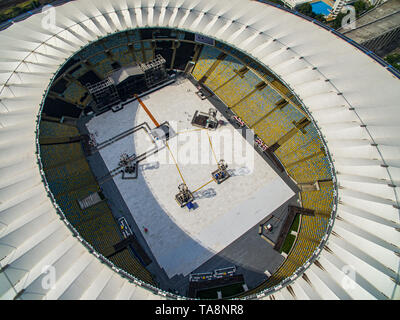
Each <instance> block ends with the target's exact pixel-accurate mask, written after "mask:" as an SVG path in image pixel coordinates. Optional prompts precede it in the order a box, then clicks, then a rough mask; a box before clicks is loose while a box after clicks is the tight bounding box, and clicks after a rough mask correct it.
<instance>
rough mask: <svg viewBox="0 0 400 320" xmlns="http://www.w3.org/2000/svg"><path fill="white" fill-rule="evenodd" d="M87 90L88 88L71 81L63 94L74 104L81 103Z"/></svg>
mask: <svg viewBox="0 0 400 320" xmlns="http://www.w3.org/2000/svg"><path fill="white" fill-rule="evenodd" d="M86 91H87V90H86V89H85V88H84V87H82V86H81V85H79V84H78V83H77V82H71V83H69V84H68V85H67V89H66V90H65V91H64V93H63V96H64V98H65V99H67V100H68V101H69V102H71V103H73V104H80V103H81V99H82V97H83V96H84V95H85V93H86Z"/></svg>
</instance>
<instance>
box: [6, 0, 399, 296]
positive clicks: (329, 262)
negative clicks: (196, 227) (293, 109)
mask: <svg viewBox="0 0 400 320" xmlns="http://www.w3.org/2000/svg"><path fill="white" fill-rule="evenodd" d="M53 14H55V16H54V17H55V19H54V20H52V19H51V16H50V15H49V13H48V12H44V13H42V14H37V15H34V16H32V17H30V18H28V19H27V20H25V21H21V22H19V23H16V24H15V25H13V26H11V27H9V28H8V29H6V30H3V31H1V32H0V43H2V44H3V46H2V47H1V49H0V106H1V115H0V124H1V129H0V130H1V131H0V132H1V140H0V141H1V150H2V152H1V154H0V171H1V177H2V179H1V182H0V183H1V189H0V201H1V203H0V268H1V269H0V297H1V298H2V299H15V298H17V299H18V298H19V299H63V298H65V299H164V298H166V296H167V293H165V292H159V291H158V290H157V289H156V288H153V289H152V290H149V289H145V288H143V286H142V285H141V284H140V283H138V282H137V283H135V282H128V281H127V280H126V279H125V278H124V277H123V276H124V274H123V272H121V271H120V270H117V269H111V268H110V267H109V266H108V265H105V264H102V263H101V262H100V261H99V258H98V257H96V256H95V255H94V254H92V253H90V252H89V251H88V250H87V249H86V248H85V247H84V245H83V244H82V243H83V239H80V238H79V237H74V236H73V234H72V233H71V231H70V229H69V226H68V224H67V222H66V221H61V220H60V219H59V216H58V215H57V213H56V210H55V208H54V206H53V203H52V201H51V199H50V198H49V196H48V194H49V193H48V191H49V190H46V187H45V186H44V184H43V182H42V176H41V173H40V171H39V169H38V166H37V158H36V157H37V155H36V154H35V152H36V143H37V141H36V139H37V138H36V135H35V130H37V124H36V119H37V116H38V113H39V112H40V105H41V102H42V98H43V93H44V92H45V91H46V89H47V87H48V84H49V82H50V80H51V79H52V77H53V74H54V73H55V72H56V71H57V70H58V69H59V67H60V65H62V64H63V63H64V62H65V59H66V58H68V57H69V56H71V55H72V54H73V53H74V52H76V51H77V50H79V48H80V47H81V46H83V45H86V44H88V43H89V42H91V41H95V40H96V39H97V38H98V36H105V35H106V34H107V33H112V32H115V31H117V30H124V29H129V28H135V27H137V26H141V27H144V26H163V27H170V28H182V29H186V30H189V31H192V32H195V33H200V34H203V35H205V36H209V37H214V38H216V39H218V40H220V41H226V42H228V43H230V44H231V45H232V46H234V47H237V48H239V49H240V50H242V51H243V52H245V53H247V54H251V55H252V56H253V57H254V58H255V59H258V61H260V63H262V64H263V65H265V66H266V67H268V68H270V69H271V70H272V71H273V72H274V73H275V74H276V75H277V76H279V77H280V78H281V79H282V81H284V82H285V83H286V84H287V85H288V86H289V87H290V88H291V89H292V90H293V91H294V92H295V93H296V95H297V96H298V97H299V99H300V101H302V103H303V104H304V106H305V107H306V108H307V109H308V110H309V111H310V112H311V114H312V116H313V118H314V120H315V121H316V123H317V124H318V126H319V127H320V130H321V132H322V133H323V135H324V137H325V139H326V141H327V144H328V147H329V151H330V153H331V157H332V159H333V160H334V162H335V169H336V171H337V183H338V185H339V190H338V197H339V202H338V204H337V207H336V210H337V211H336V217H337V218H336V220H335V221H331V227H332V232H331V233H330V235H329V234H327V235H326V237H325V241H326V242H325V243H324V244H323V246H322V247H321V248H318V250H317V252H316V253H315V258H314V260H313V261H310V262H308V263H307V264H306V265H305V266H304V268H303V270H302V271H301V272H298V273H296V274H294V275H293V276H292V277H291V282H290V283H288V284H287V285H285V286H282V285H278V286H276V287H273V288H270V289H268V291H267V292H264V293H260V294H259V295H257V296H256V297H252V298H259V299H268V298H271V297H272V295H273V297H274V298H275V299H293V298H296V299H399V298H400V290H399V260H400V257H399V254H400V233H399V229H400V219H399V191H400V189H399V183H400V144H399V141H400V139H399V137H400V127H399V122H398V119H399V116H400V112H399V109H398V101H399V99H400V90H399V89H400V82H399V79H398V78H397V77H396V76H395V74H394V73H392V72H389V69H388V68H387V67H386V68H385V67H382V65H381V64H379V63H377V62H376V60H374V59H372V58H371V57H370V56H368V55H366V54H364V52H362V51H360V50H359V49H357V48H356V47H354V46H353V45H351V44H350V43H348V42H345V41H343V39H341V38H340V37H338V36H337V35H336V34H334V33H332V32H329V31H327V30H326V29H324V28H323V27H321V26H319V25H317V24H315V23H310V22H309V21H306V20H304V19H303V18H301V17H299V16H296V15H293V14H292V13H290V12H286V11H283V10H281V9H278V8H275V7H272V6H269V5H266V4H262V3H258V2H254V1H248V0H233V1H232V0H229V1H228V0H210V1H200V0H181V1H177V0H170V1H162V0H147V1H144V0H143V1H141V0H132V1H128V0H125V1H124V0H122V1H121V0H101V1H99V0H97V1H90V2H89V1H85V0H77V1H73V2H70V3H67V4H64V5H62V6H60V7H57V8H56V9H55V11H54V12H53ZM49 17H50V18H49ZM49 21H50V22H52V21H53V22H54V25H53V24H52V23H49ZM328 236H329V238H328ZM100 258H101V257H100ZM49 265H50V266H54V267H55V270H57V275H56V276H55V277H54V280H55V286H51V285H50V286H48V285H43V284H46V283H48V282H47V281H48V280H49V276H50V277H51V270H52V269H51V268H50V270H48V268H47V266H49ZM48 271H50V273H48ZM171 297H172V298H173V296H171Z"/></svg>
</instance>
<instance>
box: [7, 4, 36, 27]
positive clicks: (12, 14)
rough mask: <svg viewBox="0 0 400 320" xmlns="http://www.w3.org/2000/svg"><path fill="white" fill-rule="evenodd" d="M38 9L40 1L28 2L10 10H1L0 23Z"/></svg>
mask: <svg viewBox="0 0 400 320" xmlns="http://www.w3.org/2000/svg"><path fill="white" fill-rule="evenodd" d="M38 7H40V1H38V0H29V1H25V2H22V3H20V4H17V5H15V6H13V7H11V8H7V9H3V10H1V11H0V22H4V21H7V20H9V19H12V18H15V17H17V16H19V15H20V14H23V13H25V12H28V11H30V10H33V9H35V8H38Z"/></svg>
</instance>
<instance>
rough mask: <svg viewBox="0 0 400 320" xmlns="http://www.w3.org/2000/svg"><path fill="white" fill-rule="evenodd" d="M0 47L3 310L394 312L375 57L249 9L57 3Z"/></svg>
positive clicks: (212, 3)
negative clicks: (376, 303)
mask: <svg viewBox="0 0 400 320" xmlns="http://www.w3.org/2000/svg"><path fill="white" fill-rule="evenodd" d="M0 43H1V44H2V46H1V48H0V66H1V67H0V104H1V110H2V111H1V116H0V124H1V150H2V151H1V153H0V165H1V169H0V170H1V189H0V197H1V202H0V299H4V300H12V299H16V300H18V299H20V300H41V299H48V300H54V299H117V300H127V299H132V300H139V299H262V300H293V299H294V300H306V299H310V300H319V299H326V300H329V299H340V300H353V299H354V300H360V299H371V300H372V299H374V300H398V299H399V298H400V289H399V285H400V278H399V273H400V264H399V263H400V216H399V213H400V203H399V184H400V169H399V168H400V144H399V141H400V139H399V138H400V129H399V123H398V119H399V116H400V112H399V110H398V103H399V101H400V90H399V89H400V84H399V78H400V74H399V72H398V71H396V70H395V69H394V68H393V67H391V66H390V65H388V64H387V63H385V62H384V61H383V60H382V59H380V58H379V57H377V56H376V55H375V54H373V53H372V52H371V51H369V50H366V49H365V48H363V47H362V46H360V45H358V44H357V43H355V42H354V41H351V40H349V39H348V38H346V37H345V36H343V35H341V34H340V33H338V32H335V31H334V30H332V29H330V28H329V27H327V26H325V25H324V24H322V23H320V22H318V21H316V20H313V19H310V18H307V17H305V16H303V15H301V14H299V13H296V12H293V11H291V10H289V9H285V8H283V7H281V6H279V5H274V4H272V3H268V2H261V1H249V0H233V1H232V0H231V1H227V0H222V1H221V0H208V1H203V0H169V1H168V0H147V1H145V0H142V1H141V0H104V1H103V0H102V1H99V0H92V1H87V0H75V1H66V2H60V3H58V5H55V6H53V7H49V8H46V10H42V11H40V12H37V13H35V14H32V15H30V16H29V17H27V18H26V19H22V20H21V21H15V22H14V23H12V24H11V25H10V26H8V27H7V28H5V29H4V30H1V31H0ZM221 139H222V140H223V142H222V143H221V141H220V140H221ZM188 141H189V142H188ZM187 153H188V154H189V156H188V155H187ZM188 158H189V159H188ZM200 158H201V159H200ZM199 159H200V160H199Z"/></svg>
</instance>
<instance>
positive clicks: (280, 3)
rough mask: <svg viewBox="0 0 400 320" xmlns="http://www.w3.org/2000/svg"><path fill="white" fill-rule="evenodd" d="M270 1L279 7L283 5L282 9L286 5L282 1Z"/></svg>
mask: <svg viewBox="0 0 400 320" xmlns="http://www.w3.org/2000/svg"><path fill="white" fill-rule="evenodd" d="M268 1H269V2H272V3H276V4H279V5H281V6H282V7H284V6H285V3H284V2H283V1H281V0H268Z"/></svg>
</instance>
